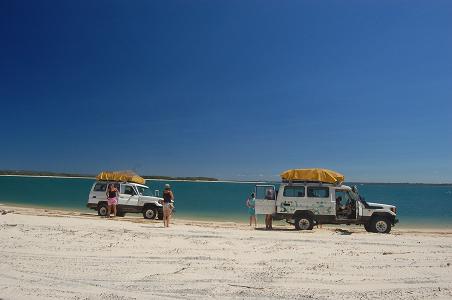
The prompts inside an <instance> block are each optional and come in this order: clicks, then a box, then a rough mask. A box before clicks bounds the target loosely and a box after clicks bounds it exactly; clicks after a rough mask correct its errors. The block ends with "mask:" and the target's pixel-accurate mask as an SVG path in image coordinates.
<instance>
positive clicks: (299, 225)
mask: <svg viewBox="0 0 452 300" xmlns="http://www.w3.org/2000/svg"><path fill="white" fill-rule="evenodd" d="M312 227H314V221H313V220H312V218H311V217H310V216H306V215H304V216H299V217H296V218H295V229H296V230H312Z"/></svg>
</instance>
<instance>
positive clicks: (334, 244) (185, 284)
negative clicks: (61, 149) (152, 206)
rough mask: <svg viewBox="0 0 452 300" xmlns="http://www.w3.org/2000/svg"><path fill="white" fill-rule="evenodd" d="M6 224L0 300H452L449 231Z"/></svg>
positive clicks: (19, 220)
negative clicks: (157, 299)
mask: <svg viewBox="0 0 452 300" xmlns="http://www.w3.org/2000/svg"><path fill="white" fill-rule="evenodd" d="M0 209H6V210H14V212H13V213H7V214H5V215H0V241H1V242H0V298H1V299H51V298H53V299H156V298H159V299H206V298H220V299H241V298H255V299H376V298H381V299H452V266H451V264H452V231H447V230H424V231H420V230H401V229H397V227H396V228H395V229H394V230H393V231H392V233H391V234H389V235H384V234H374V233H367V232H365V231H364V230H363V229H362V228H360V227H354V226H342V227H335V226H324V227H323V228H322V229H314V230H313V231H302V232H300V231H294V230H293V229H292V228H291V227H289V226H284V225H280V226H277V229H276V230H274V231H271V232H269V231H264V230H254V229H251V228H249V227H248V226H247V225H244V224H235V223H219V222H218V223H213V222H199V221H189V220H179V219H176V220H175V224H174V225H173V226H172V227H170V228H163V227H162V222H161V221H149V220H144V219H141V218H139V217H138V216H136V217H128V218H116V219H114V220H108V219H102V218H100V217H97V216H95V215H89V214H81V213H76V212H74V213H67V212H62V211H55V210H44V209H36V208H13V207H5V206H1V207H0Z"/></svg>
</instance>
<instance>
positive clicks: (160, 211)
mask: <svg viewBox="0 0 452 300" xmlns="http://www.w3.org/2000/svg"><path fill="white" fill-rule="evenodd" d="M157 218H158V219H159V220H163V209H161V210H160V209H159V212H158V214H157Z"/></svg>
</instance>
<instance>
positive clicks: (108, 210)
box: [107, 204, 116, 218]
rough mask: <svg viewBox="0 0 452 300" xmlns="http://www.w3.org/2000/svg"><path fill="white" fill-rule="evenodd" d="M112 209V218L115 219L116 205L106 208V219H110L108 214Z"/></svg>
mask: <svg viewBox="0 0 452 300" xmlns="http://www.w3.org/2000/svg"><path fill="white" fill-rule="evenodd" d="M112 208H113V217H116V204H111V205H108V208H107V218H111V216H110V214H111V211H112Z"/></svg>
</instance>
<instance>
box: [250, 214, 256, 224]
mask: <svg viewBox="0 0 452 300" xmlns="http://www.w3.org/2000/svg"><path fill="white" fill-rule="evenodd" d="M253 222H254V227H256V226H257V222H256V215H251V216H250V226H253Z"/></svg>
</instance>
